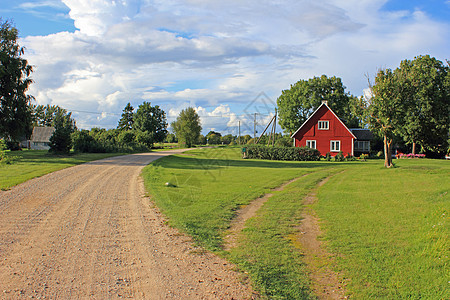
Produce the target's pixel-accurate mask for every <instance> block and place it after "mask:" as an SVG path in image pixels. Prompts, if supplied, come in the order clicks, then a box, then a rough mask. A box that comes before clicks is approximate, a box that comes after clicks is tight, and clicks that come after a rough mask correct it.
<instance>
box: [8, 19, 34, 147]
mask: <svg viewBox="0 0 450 300" xmlns="http://www.w3.org/2000/svg"><path fill="white" fill-rule="evenodd" d="M17 40H18V31H17V29H16V28H15V27H14V26H13V25H12V24H11V22H9V21H5V22H3V21H2V20H1V19H0V136H3V137H4V138H6V139H7V140H11V141H17V140H18V139H19V138H20V137H21V136H23V135H25V134H26V133H27V130H28V129H29V128H30V127H31V110H30V106H29V105H30V102H31V100H32V99H33V97H32V96H30V95H26V91H27V90H28V87H29V86H30V84H31V83H32V80H31V78H30V75H31V72H32V71H33V68H32V67H31V66H30V65H28V62H27V60H26V59H24V58H23V57H22V55H23V54H24V51H25V49H24V48H23V47H20V46H19V44H18V42H17Z"/></svg>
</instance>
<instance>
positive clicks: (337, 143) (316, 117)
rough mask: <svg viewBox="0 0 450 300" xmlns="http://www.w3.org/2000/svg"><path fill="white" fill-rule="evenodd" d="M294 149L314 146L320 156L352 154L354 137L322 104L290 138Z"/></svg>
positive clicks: (325, 105)
mask: <svg viewBox="0 0 450 300" xmlns="http://www.w3.org/2000/svg"><path fill="white" fill-rule="evenodd" d="M291 137H292V138H294V139H295V146H296V147H303V146H307V145H316V149H318V150H319V151H320V153H321V154H322V155H325V154H326V153H328V152H330V153H331V155H333V156H334V155H335V154H337V153H339V151H342V152H344V153H345V154H347V153H350V154H353V140H354V139H356V137H355V135H354V134H353V133H352V132H351V131H350V130H349V129H348V128H347V126H345V124H344V123H343V122H342V121H341V120H340V119H339V118H338V117H337V116H336V114H335V113H334V112H333V111H332V110H331V109H330V108H329V107H328V105H327V104H326V103H325V102H324V103H322V104H321V105H320V106H319V107H318V108H317V110H316V111H315V112H314V113H313V114H312V115H311V116H310V117H309V118H308V120H306V121H305V122H304V123H303V124H302V126H300V128H299V129H298V130H297V131H296V132H295V133H294V134H293V135H292V136H291Z"/></svg>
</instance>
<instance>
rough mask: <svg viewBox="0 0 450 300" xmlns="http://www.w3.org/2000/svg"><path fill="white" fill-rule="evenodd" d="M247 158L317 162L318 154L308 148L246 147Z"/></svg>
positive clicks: (315, 150) (316, 151)
mask: <svg viewBox="0 0 450 300" xmlns="http://www.w3.org/2000/svg"><path fill="white" fill-rule="evenodd" d="M246 148H247V158H256V159H269V160H291V161H317V160H319V159H320V152H319V150H317V149H311V148H308V147H267V146H262V145H248V146H247V147H246Z"/></svg>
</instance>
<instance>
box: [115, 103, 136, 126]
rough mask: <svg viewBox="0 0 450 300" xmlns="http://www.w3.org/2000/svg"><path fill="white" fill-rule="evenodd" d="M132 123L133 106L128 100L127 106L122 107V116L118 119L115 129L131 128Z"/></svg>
mask: <svg viewBox="0 0 450 300" xmlns="http://www.w3.org/2000/svg"><path fill="white" fill-rule="evenodd" d="M133 125H134V108H133V106H131V103H129V102H128V104H127V106H125V108H124V109H123V112H122V117H121V118H120V120H119V124H118V125H117V129H120V130H132V129H133Z"/></svg>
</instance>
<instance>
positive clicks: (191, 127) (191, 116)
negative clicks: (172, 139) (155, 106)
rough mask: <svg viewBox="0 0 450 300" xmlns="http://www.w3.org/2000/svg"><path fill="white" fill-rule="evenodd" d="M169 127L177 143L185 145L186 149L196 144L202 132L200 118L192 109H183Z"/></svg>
mask: <svg viewBox="0 0 450 300" xmlns="http://www.w3.org/2000/svg"><path fill="white" fill-rule="evenodd" d="M171 126H172V128H173V131H174V132H175V135H176V136H177V139H178V142H180V143H185V144H186V147H188V148H189V147H192V145H194V144H195V143H197V142H198V139H199V137H200V132H201V131H202V126H201V124H200V117H199V115H198V114H197V112H196V111H195V109H194V108H192V107H188V108H186V109H183V110H182V111H181V112H180V115H179V116H178V117H177V119H176V120H175V121H174V122H172V124H171Z"/></svg>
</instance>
